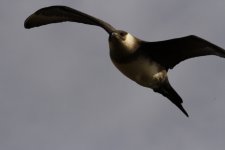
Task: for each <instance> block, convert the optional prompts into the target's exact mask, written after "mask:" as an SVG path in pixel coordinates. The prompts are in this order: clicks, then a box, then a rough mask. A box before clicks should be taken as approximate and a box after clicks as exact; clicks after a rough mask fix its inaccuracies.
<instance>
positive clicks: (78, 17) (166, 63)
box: [24, 6, 225, 117]
mask: <svg viewBox="0 0 225 150" xmlns="http://www.w3.org/2000/svg"><path fill="white" fill-rule="evenodd" d="M65 21H70V22H78V23H84V24H89V25H95V26H99V27H102V28H103V29H104V30H105V31H106V32H107V33H108V34H109V49H110V58H111V60H112V62H113V64H114V65H115V66H116V67H117V68H118V69H119V70H120V71H121V72H122V73H123V74H124V75H125V76H127V77H128V78H130V79H131V80H133V81H135V82H136V83H138V84H139V85H141V86H144V87H147V88H151V89H153V91H155V92H157V93H160V94H162V95H163V96H165V97H167V98H168V99H169V100H170V101H171V102H172V103H173V104H175V105H176V106H177V107H178V108H179V109H180V110H181V111H182V112H183V113H184V114H185V115H186V116H187V117H188V113H187V112H186V110H185V109H184V108H183V106H182V102H183V101H182V99H181V97H180V96H179V95H178V94H177V92H176V91H175V90H174V89H173V88H172V86H171V85H170V83H169V80H168V77H167V71H168V70H169V69H172V68H173V67H174V66H175V65H177V64H178V63H180V62H181V61H184V60H186V59H189V58H193V57H198V56H205V55H216V56H219V57H224V58H225V51H224V49H222V48H220V47H218V46H216V45H214V44H212V43H210V42H208V41H206V40H204V39H202V38H200V37H197V36H194V35H190V36H186V37H182V38H176V39H170V40H166V41H159V42H147V41H143V40H141V39H139V38H137V37H135V36H133V35H132V34H130V33H128V32H126V31H122V30H117V29H115V28H114V27H112V26H111V25H110V24H108V23H106V22H104V21H102V20H100V19H98V18H95V17H93V16H90V15H88V14H85V13H83V12H80V11H78V10H75V9H72V8H69V7H66V6H50V7H46V8H42V9H40V10H38V11H36V12H35V13H34V14H32V15H31V16H29V17H28V18H27V19H26V21H25V23H24V27H25V28H27V29H29V28H33V27H38V26H42V25H47V24H50V23H58V22H65Z"/></svg>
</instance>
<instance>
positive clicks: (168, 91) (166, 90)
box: [153, 80, 189, 117]
mask: <svg viewBox="0 0 225 150" xmlns="http://www.w3.org/2000/svg"><path fill="white" fill-rule="evenodd" d="M153 90H154V91H155V92H158V93H160V94H162V95H163V96H165V97H167V98H168V99H169V100H170V101H171V102H172V103H173V104H175V105H176V106H177V107H178V108H179V109H180V110H181V111H182V112H183V113H184V114H185V115H186V116H187V117H189V115H188V113H187V112H186V110H185V109H184V108H183V106H182V103H183V101H182V99H181V97H180V96H179V95H178V94H177V92H176V91H175V90H174V89H173V88H172V86H171V85H170V83H169V81H168V80H167V81H165V83H163V84H162V85H161V86H160V87H159V88H156V89H153Z"/></svg>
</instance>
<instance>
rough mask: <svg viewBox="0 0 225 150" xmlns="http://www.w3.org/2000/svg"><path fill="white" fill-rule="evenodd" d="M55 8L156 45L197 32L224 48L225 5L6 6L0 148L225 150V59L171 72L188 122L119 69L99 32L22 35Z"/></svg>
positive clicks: (78, 29)
mask: <svg viewBox="0 0 225 150" xmlns="http://www.w3.org/2000/svg"><path fill="white" fill-rule="evenodd" d="M50 5H67V6H70V7H73V8H75V9H78V10H81V11H83V12H85V13H89V14H92V15H93V16H96V17H99V18H101V19H103V20H105V21H107V22H109V23H111V24H112V25H113V26H115V27H116V28H118V29H124V30H126V31H128V32H130V33H132V34H134V35H136V36H137V37H139V38H141V39H144V40H148V41H157V40H165V39H170V38H175V37H181V36H186V35H190V34H195V35H198V36H201V37H202V38H204V39H207V40H209V41H211V42H213V43H215V44H217V45H219V46H221V47H224V48H225V42H224V41H225V9H224V8H225V2H224V0H213V1H212V0H189V1H187V0H166V1H164V0H126V1H121V0H110V1H105V0H93V1H88V0H76V1H75V0H55V1H52V0H45V1H37V0H20V1H18V0H2V1H1V5H0V18H1V22H0V33H1V35H0V45H1V49H0V149H2V150H40V149H41V150H62V149H63V150H71V149H76V150H137V149H138V150H149V149H151V150H165V149H168V150H170V149H173V150H181V149H182V150H191V149H192V150H203V149H204V150H212V149H216V150H224V147H225V142H224V141H225V117H224V116H225V109H224V107H225V90H224V89H225V60H224V59H222V58H219V57H215V56H207V57H201V58H195V59H191V60H187V61H185V62H183V63H181V64H179V65H178V66H176V67H175V68H174V69H173V70H170V71H169V77H170V82H171V84H172V86H173V87H174V88H175V89H176V90H177V92H178V93H179V94H180V95H181V97H182V98H183V100H184V107H185V108H186V110H187V111H188V113H189V114H190V118H186V117H185V116H184V115H183V114H182V112H180V111H179V110H178V109H177V108H176V107H175V106H174V105H173V104H172V103H171V102H169V101H168V100H167V99H166V98H164V97H163V96H161V95H159V94H157V93H154V92H153V91H152V90H150V89H147V88H143V87H140V86H139V85H137V84H136V83H134V82H133V81H130V80H129V79H127V78H126V77H125V76H123V75H122V74H121V73H120V72H119V71H118V70H117V69H116V68H115V67H114V66H113V65H112V63H111V61H110V59H109V55H108V53H109V50H108V43H107V39H108V35H107V34H106V32H105V31H104V30H102V29H101V28H98V27H94V26H88V25H83V24H77V23H62V24H54V25H48V26H43V27H40V28H35V29H31V30H25V29H24V28H23V22H24V20H25V19H26V17H27V16H29V15H30V14H31V13H33V12H34V11H36V10H37V9H39V8H42V7H45V6H50Z"/></svg>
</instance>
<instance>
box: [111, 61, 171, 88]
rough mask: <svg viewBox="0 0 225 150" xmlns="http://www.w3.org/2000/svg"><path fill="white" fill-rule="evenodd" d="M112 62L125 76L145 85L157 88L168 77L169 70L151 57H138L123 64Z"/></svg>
mask: <svg viewBox="0 0 225 150" xmlns="http://www.w3.org/2000/svg"><path fill="white" fill-rule="evenodd" d="M112 62H113V64H114V65H115V66H116V67H117V68H118V69H119V70H120V71H121V72H122V73H123V74H124V75H125V76H127V77H128V78H130V79H131V80H133V81H135V82H137V83H138V84H140V85H142V86H145V87H150V88H157V87H158V86H159V85H160V83H162V82H163V81H165V79H166V78H167V71H166V70H165V69H164V68H162V67H161V66H160V65H159V64H157V63H155V62H153V61H150V60H149V59H145V58H138V59H137V60H135V61H132V62H129V63H122V64H120V63H116V62H114V61H113V60H112Z"/></svg>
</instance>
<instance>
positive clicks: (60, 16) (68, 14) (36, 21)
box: [24, 6, 115, 34]
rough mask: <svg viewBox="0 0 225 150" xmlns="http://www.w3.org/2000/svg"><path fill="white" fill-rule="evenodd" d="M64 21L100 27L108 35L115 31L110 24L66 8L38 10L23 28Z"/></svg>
mask: <svg viewBox="0 0 225 150" xmlns="http://www.w3.org/2000/svg"><path fill="white" fill-rule="evenodd" d="M65 21H71V22H78V23H84V24H89V25H96V26H100V27H102V28H104V29H105V30H106V31H107V32H108V33H109V34H110V33H112V32H113V31H115V28H113V27H112V26H111V25H110V24H108V23H106V22H104V21H102V20H100V19H98V18H95V17H93V16H90V15H88V14H85V13H82V12H80V11H78V10H75V9H72V8H69V7H66V6H50V7H45V8H42V9H39V10H38V11H36V12H35V13H33V14H32V15H30V16H29V17H28V18H27V19H26V20H25V22H24V27H25V28H27V29H29V28H33V27H38V26H42V25H46V24H50V23H58V22H65Z"/></svg>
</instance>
